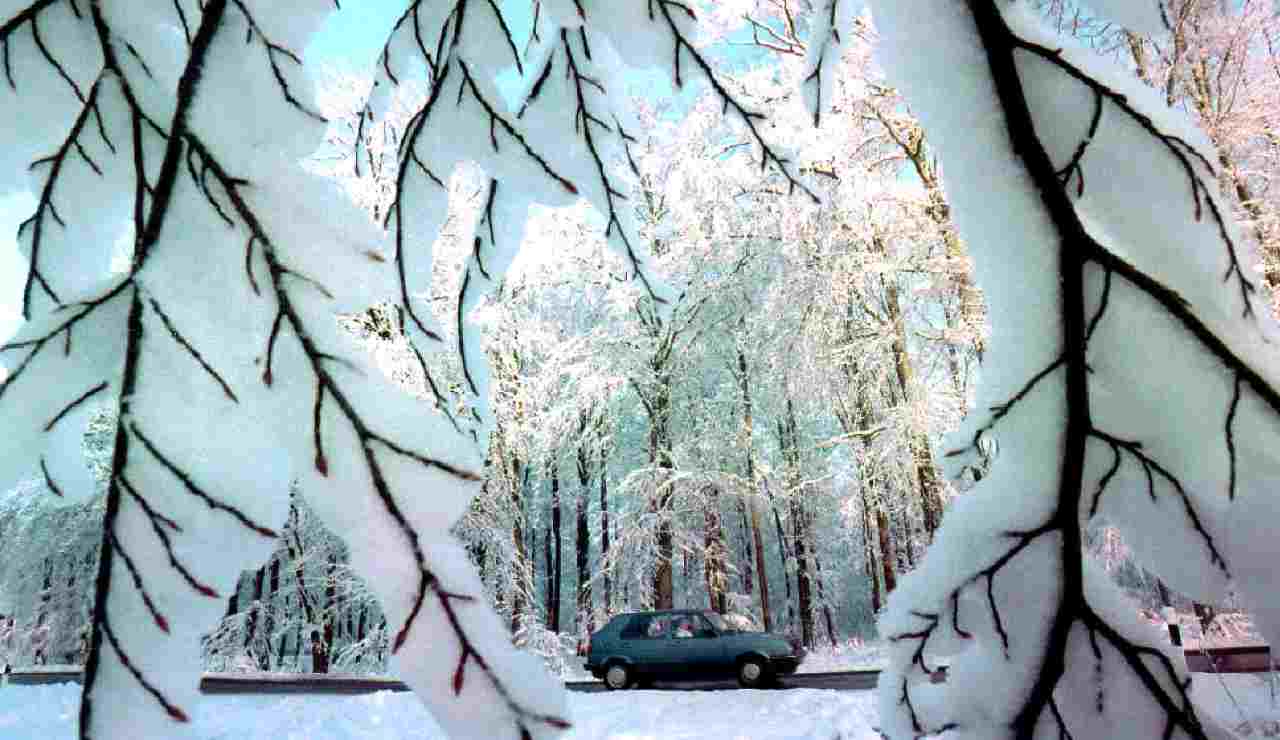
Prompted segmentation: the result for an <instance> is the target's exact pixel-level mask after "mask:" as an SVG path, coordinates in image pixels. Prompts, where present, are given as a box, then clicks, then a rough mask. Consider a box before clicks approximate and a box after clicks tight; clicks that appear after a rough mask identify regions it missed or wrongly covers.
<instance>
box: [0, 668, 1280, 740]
mask: <svg viewBox="0 0 1280 740" xmlns="http://www.w3.org/2000/svg"><path fill="white" fill-rule="evenodd" d="M1192 693H1193V695H1194V696H1195V697H1196V701H1197V703H1198V704H1200V705H1201V708H1202V710H1203V711H1205V712H1207V713H1208V714H1210V715H1212V716H1215V717H1217V718H1218V719H1219V720H1220V721H1221V722H1222V723H1223V724H1224V725H1225V726H1227V727H1229V728H1231V729H1232V730H1234V732H1235V737H1239V738H1245V737H1257V736H1262V737H1275V736H1276V734H1277V733H1280V709H1278V708H1277V707H1278V706H1280V699H1277V698H1276V695H1275V694H1273V693H1272V691H1271V686H1270V685H1269V682H1268V677H1267V676H1265V675H1263V674H1252V675H1228V676H1214V675H1208V674H1197V676H1196V683H1195V687H1194V689H1193V692H1192ZM79 702H80V687H79V686H77V685H75V684H71V683H62V684H46V685H37V686H13V685H10V686H7V687H4V688H0V740H56V739H59V738H72V737H75V727H76V716H77V713H78V711H79ZM194 709H195V711H194V714H195V716H194V720H195V726H196V727H200V728H202V730H201V732H200V733H199V734H195V735H191V736H188V737H190V738H191V740H254V739H255V738H271V740H444V738H443V735H442V733H441V732H440V729H439V728H438V727H437V726H436V724H435V722H434V721H433V720H432V719H431V716H430V715H429V714H427V711H426V709H424V708H423V706H422V705H421V704H419V703H418V701H417V700H416V699H415V698H414V697H413V696H412V695H411V694H406V693H395V692H390V691H380V692H377V693H373V694H365V695H362V696H315V695H292V696H214V697H208V698H207V699H206V700H205V701H204V702H203V703H202V704H201V705H200V706H199V707H196V708H194ZM569 714H570V717H571V718H572V720H573V722H574V729H573V731H572V732H570V733H569V734H568V735H566V737H565V740H588V739H589V738H590V739H595V738H599V739H601V740H605V739H607V740H659V739H661V740H695V739H696V740H703V739H705V738H724V739H725V740H747V739H750V740H833V738H835V739H838V740H878V738H879V736H878V734H877V733H876V732H875V730H874V727H875V724H876V709H875V693H874V692H871V691H830V690H819V689H795V690H793V691H742V690H735V691H627V692H620V693H574V694H570V695H569Z"/></svg>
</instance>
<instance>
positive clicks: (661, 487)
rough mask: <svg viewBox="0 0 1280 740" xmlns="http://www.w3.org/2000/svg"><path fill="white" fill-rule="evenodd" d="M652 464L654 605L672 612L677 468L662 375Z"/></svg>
mask: <svg viewBox="0 0 1280 740" xmlns="http://www.w3.org/2000/svg"><path fill="white" fill-rule="evenodd" d="M650 406H651V415H650V419H649V421H650V427H649V461H650V462H651V463H652V464H653V465H655V466H656V468H657V470H658V471H659V473H658V475H657V478H656V481H655V485H656V490H655V491H654V497H653V504H652V508H653V511H654V513H655V514H657V516H658V536H657V540H658V542H657V545H658V562H657V565H656V567H655V568H654V574H653V605H654V608H655V609H671V608H673V606H674V601H673V599H674V596H675V586H674V583H673V575H674V573H673V571H674V562H673V561H674V560H675V532H674V531H673V524H672V521H671V501H672V498H673V491H672V489H671V488H670V486H668V485H667V483H668V478H669V476H670V471H671V470H672V469H673V467H674V462H673V460H672V458H671V455H672V451H671V432H670V425H671V378H670V376H669V375H661V376H660V377H659V380H658V384H657V391H656V392H655V394H654V397H653V399H652V401H651V402H650Z"/></svg>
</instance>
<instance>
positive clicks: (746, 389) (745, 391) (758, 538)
mask: <svg viewBox="0 0 1280 740" xmlns="http://www.w3.org/2000/svg"><path fill="white" fill-rule="evenodd" d="M743 321H744V322H745V319H743ZM738 390H739V392H740V394H741V398H742V438H743V442H742V446H743V449H745V450H746V454H747V485H749V486H750V487H751V494H750V495H751V496H752V498H751V499H750V500H749V501H748V503H747V505H748V507H749V508H750V510H751V541H752V543H753V545H754V548H753V549H754V550H755V556H756V557H755V561H756V562H755V565H756V571H755V572H756V576H757V578H756V580H758V581H759V582H760V615H761V619H762V621H763V623H764V629H765V632H769V631H771V630H772V629H773V615H772V613H771V611H770V607H769V573H768V571H766V570H765V567H764V537H763V536H762V535H761V533H760V507H759V506H758V505H757V503H756V499H755V496H757V495H758V494H759V490H758V488H757V484H756V464H755V445H754V444H753V442H752V440H753V437H754V435H755V429H754V421H753V419H752V418H751V375H750V372H749V368H748V366H747V355H746V353H745V352H744V351H743V350H742V347H741V346H739V347H738ZM784 573H785V571H784ZM748 580H750V579H749V578H748ZM747 593H751V592H750V591H748V592H747Z"/></svg>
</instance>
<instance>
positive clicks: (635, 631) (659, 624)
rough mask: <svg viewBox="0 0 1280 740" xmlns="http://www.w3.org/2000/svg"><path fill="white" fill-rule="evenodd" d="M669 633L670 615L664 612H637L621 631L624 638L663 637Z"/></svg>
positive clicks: (655, 638)
mask: <svg viewBox="0 0 1280 740" xmlns="http://www.w3.org/2000/svg"><path fill="white" fill-rule="evenodd" d="M670 633H671V617H670V616H669V615H666V614H637V615H636V616H635V617H633V618H632V619H631V624H628V625H627V627H626V629H624V630H623V631H622V639H624V640H643V639H654V640H657V639H663V638H666V637H667V636H668V635H669V634H670Z"/></svg>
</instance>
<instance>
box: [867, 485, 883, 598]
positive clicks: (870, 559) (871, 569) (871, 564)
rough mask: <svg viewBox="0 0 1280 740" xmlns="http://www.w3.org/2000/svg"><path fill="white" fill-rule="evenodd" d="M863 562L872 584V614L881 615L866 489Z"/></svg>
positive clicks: (878, 581)
mask: <svg viewBox="0 0 1280 740" xmlns="http://www.w3.org/2000/svg"><path fill="white" fill-rule="evenodd" d="M862 560H863V566H864V568H863V569H864V571H865V573H866V576H867V580H868V581H870V582H871V613H872V614H879V613H880V607H881V606H882V602H881V597H880V574H879V573H877V572H876V553H875V548H874V547H872V545H871V508H870V502H869V501H868V500H867V491H866V489H865V488H864V489H862Z"/></svg>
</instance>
